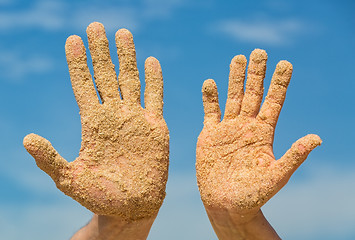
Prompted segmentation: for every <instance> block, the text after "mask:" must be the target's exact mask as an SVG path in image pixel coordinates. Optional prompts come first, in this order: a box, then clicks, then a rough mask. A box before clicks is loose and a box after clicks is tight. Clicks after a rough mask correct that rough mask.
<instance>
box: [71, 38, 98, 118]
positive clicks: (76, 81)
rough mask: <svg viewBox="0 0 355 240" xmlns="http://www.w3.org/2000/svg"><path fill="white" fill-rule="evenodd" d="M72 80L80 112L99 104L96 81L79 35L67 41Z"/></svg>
mask: <svg viewBox="0 0 355 240" xmlns="http://www.w3.org/2000/svg"><path fill="white" fill-rule="evenodd" d="M65 53H66V57H67V62H68V67H69V74H70V80H71V84H72V87H73V91H74V95H75V99H76V101H77V103H78V106H79V109H80V112H85V110H88V109H91V108H92V107H94V106H96V105H98V104H99V99H98V97H97V94H96V91H95V86H94V83H93V82H92V78H91V74H90V71H89V68H88V66H87V62H86V51H85V47H84V44H83V41H82V40H81V38H80V37H79V36H76V35H73V36H70V37H68V39H67V41H66V43H65Z"/></svg>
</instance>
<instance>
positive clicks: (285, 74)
mask: <svg viewBox="0 0 355 240" xmlns="http://www.w3.org/2000/svg"><path fill="white" fill-rule="evenodd" d="M291 76H292V64H291V63H289V62H288V61H280V62H279V63H278V64H277V66H276V70H275V72H274V75H273V76H272V80H271V84H270V88H269V91H268V93H267V95H266V98H265V101H264V103H263V106H262V107H261V109H260V112H259V114H258V116H257V117H258V118H260V119H261V120H264V121H265V122H267V123H269V124H270V125H271V126H273V127H276V123H277V120H278V118H279V115H280V111H281V108H282V105H283V103H284V101H285V98H286V91H287V87H288V84H289V83H290V80H291Z"/></svg>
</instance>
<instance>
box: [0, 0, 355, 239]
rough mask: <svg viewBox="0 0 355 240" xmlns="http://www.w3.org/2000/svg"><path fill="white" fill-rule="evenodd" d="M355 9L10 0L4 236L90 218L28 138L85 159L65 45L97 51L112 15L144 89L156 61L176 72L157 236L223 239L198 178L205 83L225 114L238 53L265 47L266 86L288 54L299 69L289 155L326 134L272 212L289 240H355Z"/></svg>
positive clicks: (2, 125) (57, 233)
mask: <svg viewBox="0 0 355 240" xmlns="http://www.w3.org/2000/svg"><path fill="white" fill-rule="evenodd" d="M354 10H355V4H354V2H353V1H350V0H348V1H346V0H344V1H335V0H334V1H306V0H298V1H287V2H286V1H281V0H266V1H232V0H230V1H217V0H196V1H188V0H171V1H167V0H141V1H129V0H122V1H98V0H97V1H94V0H91V1H69V0H68V1H59V0H54V1H48V0H34V1H24V0H23V1H20V0H0V72H1V75H0V83H1V90H0V92H1V94H0V101H1V104H0V112H1V114H0V132H1V135H0V156H1V157H0V161H1V168H0V189H1V195H0V238H1V239H9V240H12V239H14V240H15V239H16V240H17V239H40V240H41V239H53V240H56V239H58V240H59V239H68V238H69V237H70V236H71V235H72V234H73V233H74V232H75V231H76V230H78V229H79V228H80V227H81V226H83V225H84V224H85V223H86V222H88V221H89V219H90V217H91V213H90V212H88V211H87V210H86V209H85V208H83V207H81V206H80V205H79V204H77V203H76V202H74V201H73V200H72V199H71V198H69V197H67V196H65V195H64V194H62V193H61V192H60V191H59V190H57V189H56V187H55V185H54V183H52V181H51V179H50V178H49V177H48V176H47V175H46V174H45V173H43V172H42V171H41V170H39V169H38V168H37V167H36V165H35V162H34V160H33V159H32V157H31V156H30V155H29V154H27V152H26V151H25V149H24V148H23V146H22V139H23V137H24V136H25V135H26V134H28V133H31V132H35V133H37V134H40V135H42V136H44V137H46V138H47V139H49V140H50V141H51V142H52V144H53V145H54V146H55V148H56V149H57V150H58V151H59V152H60V153H61V154H62V156H64V157H65V158H66V159H68V160H69V161H72V160H74V159H75V158H76V156H77V154H78V151H79V147H80V120H79V114H78V107H77V105H76V102H75V99H74V95H73V93H72V89H71V85H70V80H69V74H68V69H67V65H66V59H65V53H64V43H65V40H66V38H67V37H68V36H70V35H72V34H77V35H79V36H81V37H82V38H83V40H84V43H85V44H86V46H87V40H86V33H85V30H86V27H87V25H88V24H89V23H91V22H93V21H100V22H102V23H103V24H104V25H105V27H106V33H107V36H108V39H109V41H110V43H111V46H110V49H111V57H112V58H113V62H114V63H115V65H116V67H117V66H118V60H117V56H116V50H115V45H114V34H115V32H116V31H117V30H118V29H119V28H123V27H124V28H128V29H129V30H131V31H132V33H133V35H134V39H135V44H136V50H137V59H138V68H139V70H140V73H141V74H140V77H141V81H142V85H143V86H144V81H143V80H144V74H143V73H144V68H143V64H144V60H145V59H146V58H147V57H149V56H155V57H156V58H158V59H159V60H160V62H161V65H162V68H163V76H164V84H165V86H164V87H165V89H164V103H165V106H164V117H165V119H166V121H167V124H168V127H169V130H170V135H171V144H170V145H171V147H170V151H171V156H170V174H169V181H168V188H167V197H166V199H165V201H164V204H163V207H162V209H161V211H160V213H159V215H158V218H157V220H156V222H155V223H154V225H153V228H152V231H151V234H150V236H149V239H155V240H160V239H171V240H177V239H212V240H215V239H217V238H216V236H215V235H214V233H213V230H212V228H211V226H210V224H209V221H208V218H207V216H206V214H205V212H204V209H203V206H202V203H201V201H200V199H199V194H198V190H197V185H196V179H195V176H194V174H195V170H194V164H195V145H196V139H197V136H198V134H199V132H200V131H201V129H202V121H203V108H202V100H201V99H202V96H201V86H202V83H203V81H204V80H205V79H207V78H213V79H215V81H216V82H217V86H218V90H219V97H220V104H221V107H222V109H224V104H225V100H226V95H227V86H228V82H227V79H228V74H229V63H230V60H231V59H232V58H233V56H234V55H237V54H244V55H246V56H247V57H249V54H250V53H251V51H252V50H253V49H255V48H263V49H265V50H266V51H267V53H268V56H269V60H268V69H267V74H266V79H265V84H264V85H265V89H267V88H268V85H269V83H270V79H271V75H272V73H273V71H274V68H275V66H276V63H277V62H278V61H279V60H283V59H286V60H288V61H290V62H291V63H292V64H293V66H294V72H293V77H292V80H291V84H290V86H289V90H288V94H287V98H286V102H285V104H284V108H283V110H282V112H281V116H280V119H279V122H278V126H277V129H276V136H275V145H274V151H275V155H276V157H280V156H281V155H282V154H283V153H284V152H285V151H286V150H287V149H288V148H289V147H290V146H291V144H292V143H293V142H294V141H295V140H297V139H298V138H300V137H302V136H304V135H306V134H307V133H316V134H318V135H319V136H320V137H321V138H322V139H323V144H322V146H321V147H319V148H317V149H316V150H315V151H314V152H313V153H311V154H310V156H309V158H308V160H307V161H306V162H305V163H304V164H303V165H302V166H301V167H300V169H299V170H297V172H296V173H295V175H294V176H293V177H292V178H291V180H290V182H289V183H288V185H287V186H286V187H285V188H284V189H283V190H282V191H281V192H280V193H278V194H277V195H276V196H275V197H274V198H273V199H271V200H270V202H268V203H267V204H266V205H265V206H264V207H263V211H264V214H265V215H266V217H267V219H268V220H269V221H270V222H271V224H272V225H273V226H274V228H275V229H276V231H277V232H278V233H279V234H280V235H281V236H282V238H284V239H291V240H292V239H323V240H324V239H354V238H355V227H354V226H355V209H354V202H355V188H354V183H355V158H354V153H353V149H352V147H353V145H354V144H353V139H354V137H355V128H354V122H355V107H354V105H355V100H354V91H355V77H354V74H353V69H354V65H355V61H354V55H355V44H354V43H355V30H354V26H355V17H354V15H353V12H354ZM90 61H91V59H90V58H89V65H91V63H90ZM143 89H144V88H143Z"/></svg>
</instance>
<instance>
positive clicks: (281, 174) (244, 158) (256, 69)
mask: <svg viewBox="0 0 355 240" xmlns="http://www.w3.org/2000/svg"><path fill="white" fill-rule="evenodd" d="M266 60H267V54H266V52H265V51H263V50H260V49H256V50H254V51H253V52H252V53H251V56H250V62H249V66H248V74H247V81H246V87H245V93H244V90H243V88H244V78H245V71H246V64H247V63H246V62H247V60H246V58H245V57H244V56H243V55H239V56H236V57H234V58H233V60H232V62H231V65H230V76H229V88H228V98H227V103H226V110H225V115H224V119H223V121H221V112H220V108H219V104H218V93H217V87H216V84H215V82H214V81H213V80H211V79H209V80H206V81H205V82H204V84H203V87H202V93H203V105H204V111H205V119H204V128H203V130H202V132H201V134H200V136H199V138H198V142H197V150H196V153H197V162H196V170H197V180H198V185H199V190H200V193H201V198H202V200H203V202H204V205H205V206H208V207H212V208H223V209H227V210H233V211H234V212H240V213H241V214H244V213H253V212H256V211H258V210H259V209H260V207H261V206H262V205H263V204H265V203H266V202H267V201H268V200H269V199H270V198H271V197H272V196H273V195H274V194H276V193H277V192H278V191H279V190H280V189H281V188H282V187H283V186H284V185H285V184H286V183H287V181H288V180H289V178H290V177H291V175H292V173H293V172H294V171H295V170H296V169H297V168H298V167H299V166H300V165H301V164H302V163H303V161H304V160H305V159H306V158H307V156H308V154H309V153H310V152H311V151H312V150H313V149H314V148H315V147H316V146H318V145H320V144H321V140H320V138H319V137H318V136H317V135H307V136H305V137H303V138H301V139H299V140H298V141H296V142H295V143H294V144H293V145H292V147H291V148H290V149H289V150H288V151H287V152H286V153H285V154H284V156H283V157H281V158H280V159H279V160H277V161H276V160H275V157H274V154H273V149H272V145H273V139H274V131H275V126H276V123H277V119H278V116H279V113H280V111H281V108H282V105H283V102H284V100H285V96H286V90H287V86H288V84H289V82H290V79H291V75H292V65H291V64H290V63H289V62H287V61H280V62H279V63H278V64H277V66H276V70H275V72H274V75H273V77H272V81H271V85H270V88H269V91H268V94H267V96H266V98H265V101H264V103H263V105H262V107H261V109H260V105H261V102H262V97H263V80H264V77H265V71H266ZM259 109H260V111H259Z"/></svg>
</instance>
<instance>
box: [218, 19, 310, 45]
mask: <svg viewBox="0 0 355 240" xmlns="http://www.w3.org/2000/svg"><path fill="white" fill-rule="evenodd" d="M213 28H214V29H213V30H214V32H216V31H217V32H221V33H224V34H226V35H228V36H230V37H232V38H235V39H237V40H239V41H245V42H253V43H259V44H260V43H262V44H269V45H279V44H282V45H284V44H286V45H287V44H289V43H291V42H292V41H293V38H294V37H296V36H299V35H301V34H303V32H304V31H306V26H305V24H304V23H303V22H302V21H300V20H297V19H281V20H270V19H256V20H250V21H246V20H238V19H234V20H224V21H220V22H219V23H217V24H215V25H214V27H213Z"/></svg>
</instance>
